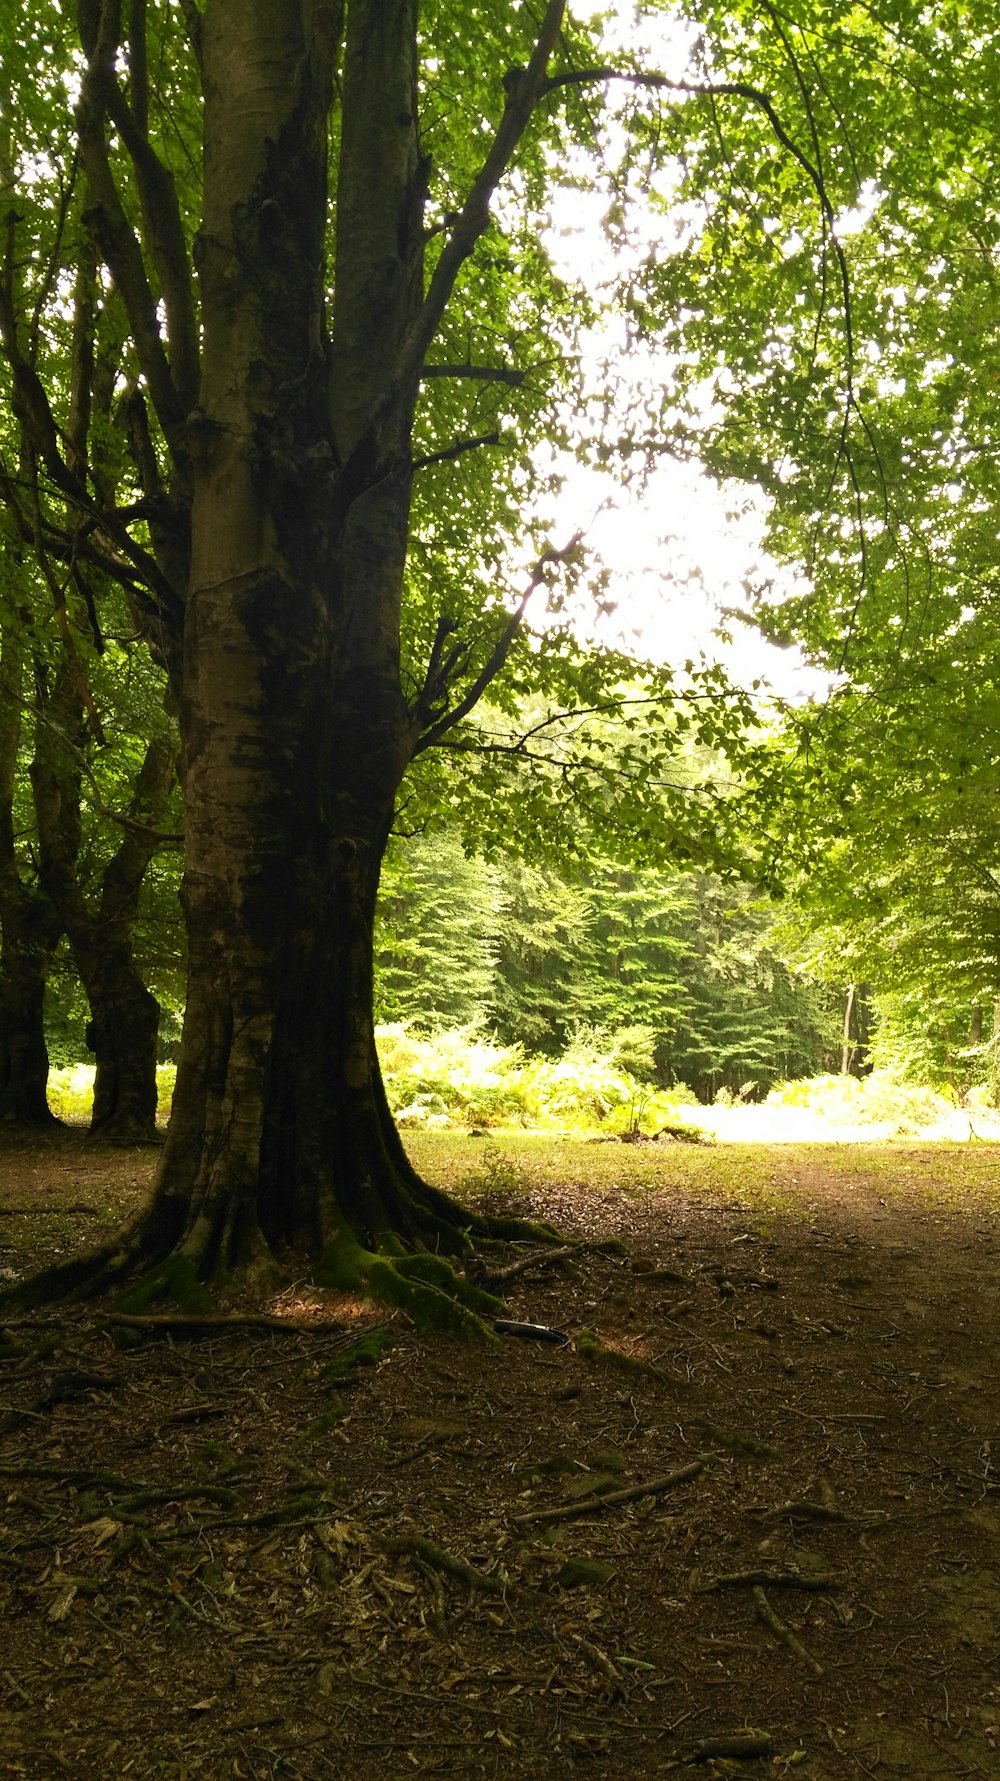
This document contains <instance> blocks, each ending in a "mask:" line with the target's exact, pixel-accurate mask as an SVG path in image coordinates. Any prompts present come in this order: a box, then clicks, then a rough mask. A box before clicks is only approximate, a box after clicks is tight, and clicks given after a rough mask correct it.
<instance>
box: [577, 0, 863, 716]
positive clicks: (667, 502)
mask: <svg viewBox="0 0 1000 1781" xmlns="http://www.w3.org/2000/svg"><path fill="white" fill-rule="evenodd" d="M646 28H647V31H648V32H649V33H651V36H650V41H649V42H648V43H647V44H645V45H644V46H643V47H644V49H645V54H646V56H647V58H648V62H649V65H650V66H658V67H659V68H660V69H661V70H663V71H664V72H667V73H670V74H672V75H676V76H678V77H681V76H683V74H684V73H685V72H686V65H687V62H688V46H687V42H686V41H685V34H684V33H682V32H680V31H679V30H678V27H677V25H676V23H671V22H670V21H669V20H665V19H664V18H663V15H662V14H661V15H660V16H659V18H654V19H653V20H649V19H648V18H647V20H646ZM688 29H689V30H690V27H689V28H688ZM606 35H607V36H608V39H609V47H610V45H611V42H612V41H614V39H615V38H620V39H621V41H622V42H623V43H625V44H627V45H628V46H630V47H632V48H633V49H635V48H636V47H637V38H636V36H635V24H634V18H633V9H632V7H631V6H630V5H627V4H622V5H621V6H620V7H619V9H618V19H617V21H615V20H614V19H612V20H611V21H610V23H609V25H608V27H607V32H606ZM589 170H590V171H591V172H592V163H590V169H589ZM572 171H573V170H572V168H569V169H568V172H569V173H572ZM657 183H658V186H659V194H660V196H661V198H663V197H666V196H668V195H669V191H670V185H671V175H670V172H669V169H668V170H666V171H665V172H664V173H663V174H662V175H661V176H659V177H658V182H657ZM607 204H608V194H607V193H606V192H601V191H600V190H596V191H595V190H594V189H593V187H592V186H590V187H589V189H580V188H578V187H567V188H564V189H563V190H562V191H561V192H560V194H559V196H558V198H557V202H556V208H555V212H554V216H553V226H552V229H551V231H550V233H549V235H548V239H547V243H546V245H547V247H548V249H549V252H550V253H551V254H552V255H553V257H554V259H555V260H556V263H557V266H558V267H559V269H560V270H561V271H562V272H563V273H564V275H565V276H567V277H568V278H570V279H579V280H581V281H582V282H585V283H586V285H587V288H588V289H589V290H590V291H591V292H599V291H600V289H601V286H602V285H605V286H606V287H607V288H608V291H609V294H610V289H611V287H612V285H613V283H614V282H615V281H617V280H619V279H620V277H621V258H622V252H623V249H622V247H621V245H619V244H616V245H615V246H614V247H613V246H612V245H611V243H610V242H609V241H608V239H607V236H606V234H605V233H604V230H603V228H602V217H603V214H604V211H605V210H606V208H607ZM698 227H699V219H698V217H697V215H696V214H694V213H692V212H691V211H687V213H684V212H683V211H682V210H681V209H680V207H675V208H674V209H673V210H672V211H670V210H668V211H667V212H666V214H665V213H664V211H663V209H662V208H660V209H656V208H654V207H649V208H644V207H643V206H642V205H641V203H639V204H637V205H636V206H635V207H634V209H633V210H632V211H631V212H630V213H629V217H628V240H627V246H626V247H625V249H624V251H625V252H626V253H628V254H629V255H630V256H632V257H634V260H635V263H636V265H637V267H638V266H639V265H640V264H641V263H642V261H643V260H644V259H645V258H646V257H647V256H649V255H654V254H655V255H664V254H669V253H671V252H676V251H677V249H678V247H679V246H681V245H682V244H684V243H685V242H686V241H688V240H690V239H691V237H692V236H693V235H694V234H696V233H697V229H698ZM616 344H620V351H619V353H618V355H617V357H616V376H618V377H620V378H621V386H622V397H623V402H624V403H625V405H626V406H628V405H629V403H630V400H631V395H632V394H633V393H634V395H635V396H637V397H641V395H642V393H643V391H644V390H648V389H650V388H651V387H652V388H657V387H662V385H663V384H664V383H666V382H668V381H669V361H668V360H667V358H666V356H665V355H664V356H661V357H660V358H657V356H656V354H655V353H654V352H652V351H649V350H646V349H644V348H640V349H639V350H637V349H636V347H635V346H634V344H633V345H632V347H631V348H630V349H629V348H628V345H627V342H626V339H625V331H624V328H623V326H622V322H621V318H620V316H618V315H616V314H615V312H614V310H611V312H610V313H609V315H608V318H607V322H606V325H605V326H604V327H603V328H602V329H600V330H597V331H596V332H595V334H594V336H593V338H592V341H591V347H592V351H593V355H594V363H595V380H596V378H597V377H598V376H599V373H597V372H596V367H597V365H598V364H599V362H600V360H601V359H602V358H603V357H604V356H605V355H606V354H607V353H608V350H609V347H613V346H614V345H616ZM560 468H562V470H563V472H564V475H565V485H564V488H563V492H562V495H561V497H560V498H559V500H558V502H557V504H556V506H555V510H554V514H553V520H554V523H553V526H552V531H551V534H550V535H551V537H552V540H553V542H554V543H556V544H563V543H565V542H566V541H567V539H568V538H569V537H571V536H572V535H573V534H574V533H575V532H576V531H578V530H579V531H582V532H583V534H584V538H585V543H586V546H587V547H588V549H590V550H592V551H594V552H595V553H596V554H597V555H598V556H599V557H600V558H601V559H602V560H603V563H604V565H605V567H606V568H607V570H608V571H609V586H608V589H607V597H608V600H609V601H611V602H613V603H614V606H615V610H614V612H613V613H611V614H609V615H607V616H606V617H601V616H599V615H598V614H597V612H596V610H595V608H594V607H593V606H591V610H590V614H589V616H588V615H587V614H586V613H584V612H583V611H582V610H581V611H580V612H579V619H578V622H579V625H580V629H581V630H582V631H584V632H585V633H586V634H588V635H593V636H594V637H596V638H597V639H599V640H601V641H605V642H607V643H608V644H613V645H618V646H624V647H626V648H628V649H630V650H632V651H634V652H635V653H636V654H637V655H643V656H646V657H650V658H653V659H655V660H660V661H668V662H683V661H684V660H685V659H686V658H687V657H689V656H697V655H699V654H701V653H704V654H705V656H706V657H707V658H708V659H710V660H717V661H721V662H722V663H723V664H724V665H725V667H726V668H727V670H728V672H729V673H730V675H731V676H732V678H733V679H734V680H736V681H738V682H739V683H740V684H742V685H744V686H746V687H748V688H749V687H750V686H751V685H752V683H753V682H754V681H755V680H764V681H766V682H767V683H768V684H769V685H770V686H771V687H773V688H774V690H775V691H776V692H777V693H778V694H780V695H781V696H782V697H784V698H791V699H806V698H808V697H810V696H817V697H819V696H822V695H823V693H824V692H825V691H826V690H827V688H828V687H829V684H830V677H829V676H828V675H825V674H821V673H819V672H818V671H817V670H815V669H811V668H809V667H808V666H807V665H806V664H805V662H804V661H803V659H802V657H801V655H800V653H799V652H798V651H797V650H783V649H778V648H776V647H774V646H773V645H771V644H768V643H767V642H766V641H765V640H764V638H763V637H762V636H761V635H760V633H759V632H758V631H756V629H755V628H754V627H752V626H750V625H747V624H745V623H741V622H740V621H739V620H738V619H737V620H735V621H733V620H729V621H728V622H727V621H726V619H725V618H724V616H723V615H724V612H725V611H726V610H727V609H728V610H729V611H730V612H732V611H736V612H744V613H749V611H750V604H751V602H750V598H749V593H748V588H752V587H754V586H757V587H759V586H761V585H762V584H764V583H775V584H777V585H778V586H779V587H781V586H782V585H784V586H789V587H790V586H791V585H792V580H791V575H790V572H789V571H786V570H784V569H782V568H781V567H780V566H779V565H778V564H776V563H775V562H774V560H773V559H772V558H770V557H769V556H768V554H767V552H766V551H765V549H764V546H763V532H764V524H765V518H766V503H765V499H764V497H763V495H762V494H761V493H760V491H758V490H755V489H752V488H745V489H737V488H732V489H727V490H726V491H725V492H723V491H722V490H720V489H719V487H718V486H717V485H716V484H715V483H714V482H713V481H712V479H711V478H710V477H709V476H708V475H707V474H706V473H705V472H704V471H703V470H702V469H701V468H700V467H699V466H698V465H697V464H693V463H690V462H687V463H679V462H677V461H675V460H672V459H670V458H668V457H666V456H665V457H664V458H663V459H662V460H661V461H660V463H659V464H658V465H657V466H656V467H655V468H654V470H653V471H652V473H651V474H650V475H649V476H648V477H645V478H643V479H641V481H642V486H641V487H640V479H639V478H636V481H635V484H634V485H629V484H625V485H624V486H623V484H622V481H621V478H620V476H619V477H618V478H616V477H614V476H613V475H611V474H603V473H601V472H600V471H598V470H589V469H584V468H582V467H581V466H579V465H578V464H576V463H575V462H574V461H573V460H572V459H571V458H566V459H564V460H562V461H561V463H560ZM720 628H721V629H722V631H723V635H720V634H719V632H720Z"/></svg>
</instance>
